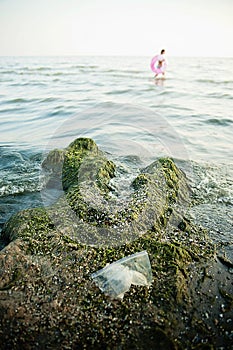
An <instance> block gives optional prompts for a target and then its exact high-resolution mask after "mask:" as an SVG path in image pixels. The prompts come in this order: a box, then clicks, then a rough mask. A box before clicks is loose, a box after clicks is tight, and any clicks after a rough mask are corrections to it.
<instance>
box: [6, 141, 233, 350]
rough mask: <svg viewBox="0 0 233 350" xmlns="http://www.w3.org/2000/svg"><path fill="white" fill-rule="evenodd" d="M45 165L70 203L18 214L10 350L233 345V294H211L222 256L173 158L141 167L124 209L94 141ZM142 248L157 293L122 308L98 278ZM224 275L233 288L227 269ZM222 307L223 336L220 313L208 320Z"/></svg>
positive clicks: (11, 262)
mask: <svg viewBox="0 0 233 350" xmlns="http://www.w3.org/2000/svg"><path fill="white" fill-rule="evenodd" d="M52 152H53V151H52ZM56 162H58V163H59V166H56ZM43 164H44V167H46V168H47V169H49V171H51V176H53V175H54V174H53V172H54V173H55V176H57V179H59V181H61V183H62V186H61V188H63V192H62V195H61V196H60V197H59V198H58V200H57V201H56V202H55V203H54V204H52V205H50V206H49V207H46V208H35V209H29V210H24V211H21V212H19V213H18V214H16V215H14V216H13V217H12V218H11V219H10V220H9V221H8V222H7V223H6V225H5V227H4V229H3V233H2V236H3V238H4V241H5V242H6V244H7V245H6V247H5V248H4V249H3V250H2V251H1V252H0V277H1V278H0V335H1V339H2V342H4V344H5V345H6V347H5V348H6V349H10V348H14V349H20V348H27V347H28V348H35V349H39V348H45V349H47V348H48V349H56V348H58V347H59V348H64V349H65V348H70V349H77V348H82V349H83V348H84V349H85V348H86V349H102V348H106V349H108V348H109V349H110V348H112V349H115V348H119V349H130V348H131V349H146V348H148V347H150V348H153V346H154V344H155V343H156V344H157V345H158V346H160V348H163V349H194V348H195V347H198V346H199V347H200V346H201V345H203V344H205V343H206V341H208V342H209V344H210V347H211V344H214V342H218V344H220V345H219V346H221V344H223V343H224V344H230V341H231V339H230V330H228V328H229V327H230V322H228V323H227V319H230V313H231V311H232V310H231V308H232V306H231V305H232V304H231V303H230V302H229V300H232V299H231V298H230V295H231V292H232V291H231V289H230V288H229V286H228V285H227V284H224V285H222V286H221V289H220V290H221V293H220V292H219V294H218V299H214V301H213V298H210V297H208V298H207V297H206V295H207V294H208V290H209V289H210V286H211V288H215V289H216V291H217V290H218V285H220V283H219V282H218V281H219V280H218V279H217V277H216V275H215V274H214V272H211V271H212V270H210V273H209V276H210V277H206V275H203V266H205V265H206V264H208V263H209V264H210V263H211V265H213V266H215V265H214V263H213V262H214V248H213V247H212V245H211V244H210V242H209V241H208V237H207V236H206V234H205V231H204V230H203V229H201V228H200V227H198V226H195V225H193V224H192V222H190V221H188V220H187V218H186V217H185V216H184V215H183V211H182V206H186V207H187V204H188V203H189V187H188V184H187V181H186V178H185V175H184V174H183V173H182V172H181V171H180V170H179V169H178V168H177V167H176V165H175V163H174V162H173V161H172V160H171V159H168V158H163V159H160V160H158V161H156V162H154V163H153V164H151V165H150V166H148V167H146V168H145V169H142V170H141V173H140V174H139V175H138V176H137V177H136V178H135V179H134V181H133V182H132V185H131V187H132V189H133V191H132V192H131V194H130V195H129V197H128V198H127V199H126V200H125V202H124V201H122V200H121V201H119V202H118V201H117V199H116V198H115V197H112V196H111V191H112V186H111V179H112V178H113V177H114V174H115V168H116V166H115V164H114V163H113V162H112V161H111V160H108V159H107V157H106V155H105V154H104V153H103V152H101V151H100V150H99V149H98V147H97V145H96V144H95V143H94V141H93V140H90V139H84V138H83V139H78V140H75V141H74V142H73V143H72V144H71V145H70V146H69V147H68V148H67V149H65V150H60V151H59V150H56V152H53V153H50V154H49V155H48V158H47V159H46V160H44V163H43ZM50 164H51V165H50ZM143 250H146V251H147V253H148V255H149V258H150V261H151V268H152V274H153V283H152V285H151V286H150V287H149V288H148V287H144V286H133V287H131V288H130V290H129V291H128V292H126V293H125V295H124V299H123V300H121V301H118V300H110V299H109V298H108V297H107V296H105V295H104V294H103V293H102V292H101V291H100V290H99V288H98V287H96V286H95V284H94V282H93V281H92V279H91V274H92V273H94V272H95V271H97V270H99V269H101V268H103V267H104V266H105V265H106V264H108V263H111V262H114V261H116V260H119V259H121V258H124V257H125V256H127V255H130V254H135V253H137V252H140V251H143ZM217 268H218V269H219V267H217ZM224 268H225V267H224ZM218 269H216V270H213V271H218ZM219 271H221V273H218V274H217V276H218V278H220V277H221V276H223V277H224V278H225V279H226V280H227V270H226V269H225V270H219ZM190 283H191V285H192V287H190ZM211 283H212V284H211ZM202 286H203V289H202ZM200 291H202V292H200ZM216 300H217V301H216ZM214 302H215V303H216V302H218V303H219V304H214V305H215V306H214V307H215V308H214V310H216V309H217V308H218V307H221V304H226V305H228V306H229V310H227V311H224V312H225V315H226V322H225V324H222V323H221V319H220V318H219V319H218V320H217V321H218V322H219V324H220V325H221V327H222V328H221V327H219V328H218V327H217V321H216V324H215V328H214V323H213V322H212V321H211V319H212V318H211V315H209V316H208V318H207V317H205V318H204V319H203V314H204V315H205V314H206V313H207V312H208V313H209V314H210V313H211V310H212V309H211V308H212V306H213V303H214ZM199 309H200V312H199ZM214 312H215V311H214ZM213 317H214V318H215V319H216V318H217V316H216V314H215V315H214V316H213ZM190 325H191V326H192V328H190V327H191V326H190ZM211 327H212V328H211ZM223 327H225V328H224V330H226V331H227V332H228V334H227V333H224V332H223ZM227 327H228V328H227ZM197 334H198V337H197V336H196V335H197ZM145 335H146V336H147V337H146V339H145Z"/></svg>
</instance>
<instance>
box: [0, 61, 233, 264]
mask: <svg viewBox="0 0 233 350" xmlns="http://www.w3.org/2000/svg"><path fill="white" fill-rule="evenodd" d="M150 59H151V58H150V57H108V56H106V57H84V56H77V57H0V82H1V88H0V230H1V229H2V227H3V225H4V223H5V222H6V221H7V220H8V219H9V218H10V216H11V215H13V214H14V213H16V212H17V211H19V210H22V209H25V208H30V207H37V206H41V205H44V201H43V199H42V197H41V191H43V186H44V182H43V175H41V174H42V172H41V162H42V160H43V159H44V157H45V156H46V154H47V153H48V151H49V150H50V149H53V148H64V147H67V146H68V145H69V143H70V142H72V141H73V140H74V139H75V138H77V137H91V138H93V139H94V141H95V142H96V143H97V145H98V146H99V148H100V149H102V150H103V151H104V152H106V154H107V155H108V156H109V158H110V159H113V160H114V161H115V162H116V164H117V176H116V179H115V183H114V186H116V188H117V191H118V196H120V197H122V198H125V197H127V193H129V191H130V182H131V181H132V179H133V178H134V177H135V175H136V174H137V173H138V172H139V171H140V169H141V168H143V167H144V166H146V165H148V164H150V163H151V162H153V161H154V160H156V159H157V158H159V157H161V156H170V157H172V158H173V159H174V160H175V162H176V163H177V165H178V166H179V167H180V168H181V169H182V170H183V171H184V172H185V173H186V175H187V178H188V180H189V182H190V185H191V187H192V190H193V193H194V198H195V199H196V203H197V204H196V205H195V206H194V207H193V208H192V210H191V211H190V212H189V215H190V216H191V218H192V220H193V221H195V222H196V223H198V224H200V225H202V226H204V227H205V228H206V229H207V230H208V232H209V235H210V237H211V238H212V240H213V241H214V242H216V243H219V244H220V245H224V246H225V249H226V252H227V254H228V256H229V257H230V258H231V259H233V246H232V242H233V230H232V214H233V196H232V194H233V179H232V174H233V152H232V151H233V149H232V139H233V58H197V57H196V58H181V57H179V58H177V57H169V58H168V68H167V72H166V78H165V79H154V77H153V73H152V72H151V71H150ZM52 200H53V198H52V199H51V202H52Z"/></svg>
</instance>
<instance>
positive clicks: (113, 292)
mask: <svg viewBox="0 0 233 350" xmlns="http://www.w3.org/2000/svg"><path fill="white" fill-rule="evenodd" d="M91 277H92V278H93V280H94V281H95V283H96V284H97V286H98V287H99V288H100V290H101V291H102V292H104V293H105V294H107V295H109V296H110V297H112V298H119V299H122V298H123V297H124V294H125V292H127V291H128V290H129V289H130V286H131V284H134V285H140V286H150V285H151V283H152V271H151V265H150V259H149V256H148V254H147V252H146V251H142V252H139V253H135V254H133V255H130V256H127V257H125V258H122V259H120V260H117V261H115V262H114V263H112V264H109V265H107V266H105V267H104V268H103V269H101V270H99V271H97V272H95V273H93V274H92V275H91Z"/></svg>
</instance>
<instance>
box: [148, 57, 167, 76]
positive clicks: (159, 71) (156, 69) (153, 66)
mask: <svg viewBox="0 0 233 350" xmlns="http://www.w3.org/2000/svg"><path fill="white" fill-rule="evenodd" d="M158 63H159V55H156V56H154V57H153V58H152V60H151V63H150V68H151V70H152V72H154V73H155V74H157V75H158V74H164V72H165V70H166V68H167V64H166V61H163V63H162V66H161V67H158Z"/></svg>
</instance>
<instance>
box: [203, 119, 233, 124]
mask: <svg viewBox="0 0 233 350" xmlns="http://www.w3.org/2000/svg"><path fill="white" fill-rule="evenodd" d="M204 122H205V123H207V124H212V125H221V126H228V125H231V124H233V120H231V119H226V118H224V119H218V118H210V119H208V120H206V121H204Z"/></svg>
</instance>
